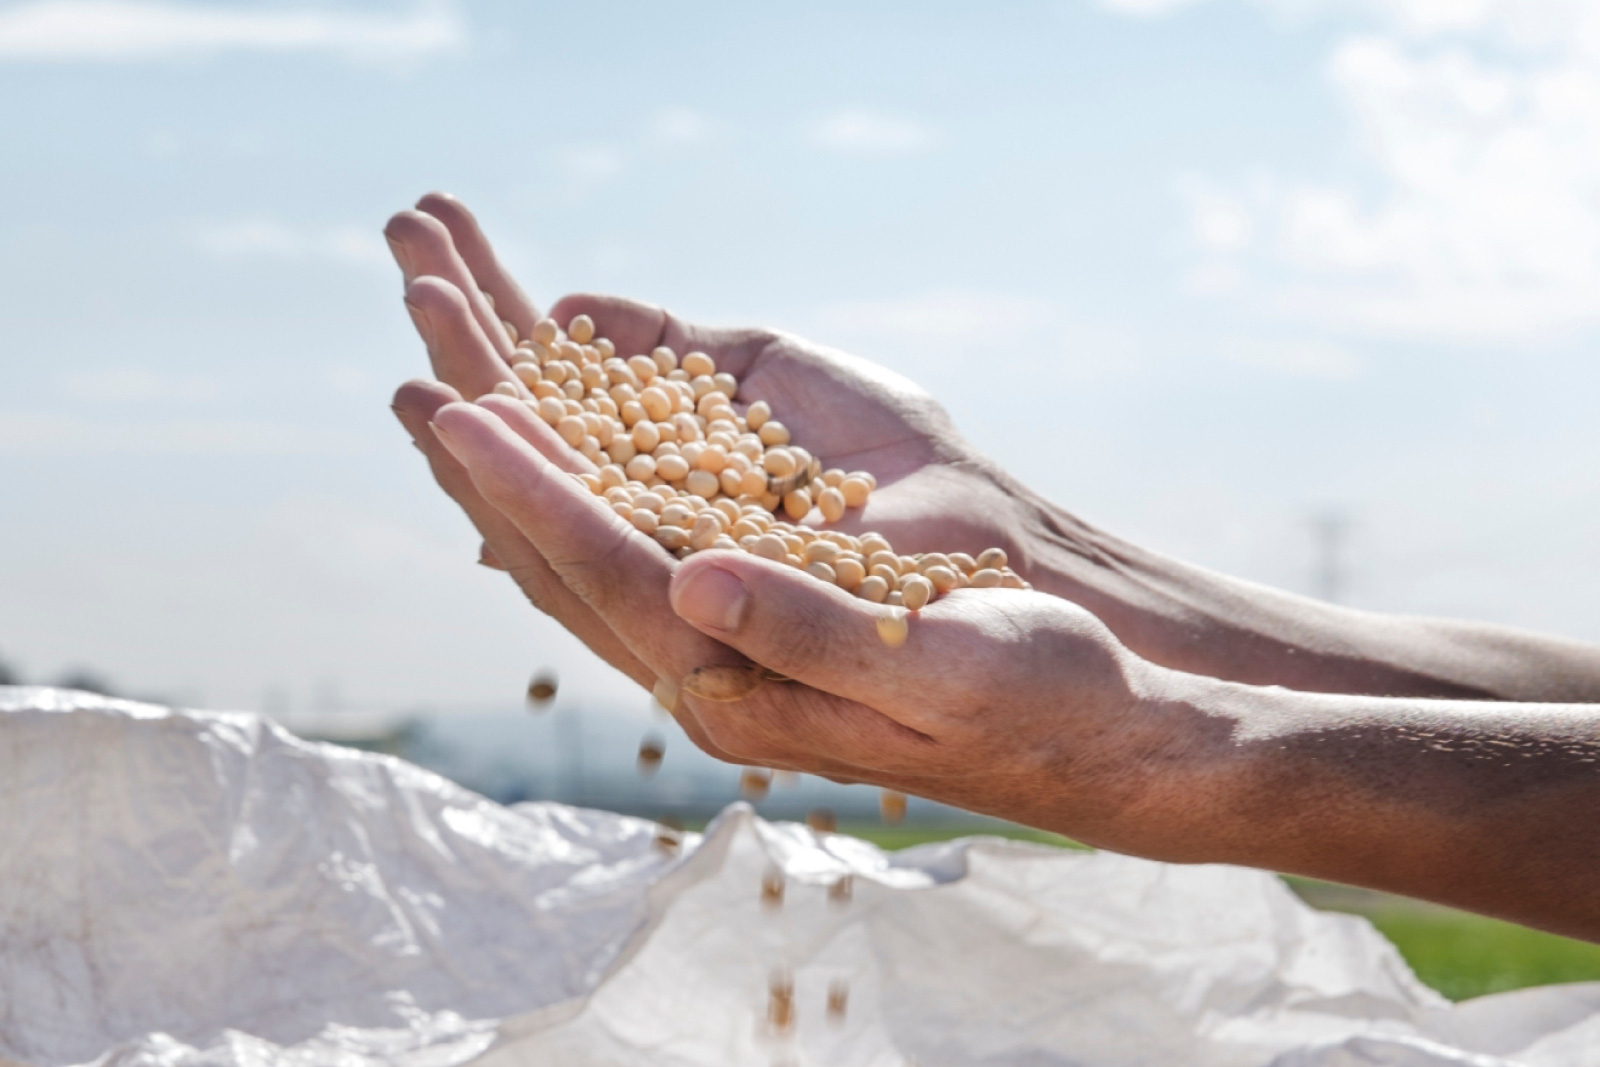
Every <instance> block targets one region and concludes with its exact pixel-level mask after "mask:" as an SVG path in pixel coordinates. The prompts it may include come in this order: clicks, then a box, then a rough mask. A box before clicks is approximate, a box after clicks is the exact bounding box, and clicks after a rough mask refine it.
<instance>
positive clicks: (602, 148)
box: [555, 144, 623, 185]
mask: <svg viewBox="0 0 1600 1067" xmlns="http://www.w3.org/2000/svg"><path fill="white" fill-rule="evenodd" d="M555 164H556V169H557V170H559V171H560V172H561V173H562V175H563V176H564V177H565V178H566V179H567V181H569V182H571V183H572V184H574V185H592V184H594V183H595V182H599V181H605V180H607V179H610V178H614V177H616V176H617V175H619V174H621V173H622V165H623V153H622V150H621V149H620V148H618V147H616V146H615V145H609V144H586V145H567V146H564V147H561V148H557V149H556V150H555Z"/></svg>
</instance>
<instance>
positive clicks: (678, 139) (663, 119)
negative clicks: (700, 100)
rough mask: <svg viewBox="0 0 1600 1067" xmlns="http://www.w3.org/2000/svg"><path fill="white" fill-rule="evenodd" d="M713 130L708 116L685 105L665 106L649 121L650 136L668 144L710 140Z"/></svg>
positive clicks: (713, 125)
mask: <svg viewBox="0 0 1600 1067" xmlns="http://www.w3.org/2000/svg"><path fill="white" fill-rule="evenodd" d="M714 131H715V124H714V123H713V122H712V121H711V119H710V118H709V117H707V116H705V115H702V114H701V113H700V112H698V111H691V110H689V109H688V108H685V107H670V108H667V109H665V110H663V111H661V112H659V113H657V114H656V116H655V118H654V119H652V120H651V123H650V136H651V137H653V138H655V139H656V140H657V141H665V142H666V143H668V144H699V143H701V142H703V141H708V140H710V139H711V135H712V133H713V132H714Z"/></svg>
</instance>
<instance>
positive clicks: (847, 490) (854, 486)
mask: <svg viewBox="0 0 1600 1067" xmlns="http://www.w3.org/2000/svg"><path fill="white" fill-rule="evenodd" d="M839 492H840V494H841V495H843V497H844V502H845V506H846V507H852V508H859V507H865V506H866V503H867V498H868V497H869V496H871V495H872V487H871V486H870V485H868V484H867V481H866V479H865V478H858V477H856V476H855V475H853V474H852V475H850V476H849V477H848V478H845V479H844V480H843V481H841V482H840V483H839Z"/></svg>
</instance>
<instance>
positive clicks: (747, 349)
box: [550, 293, 773, 376]
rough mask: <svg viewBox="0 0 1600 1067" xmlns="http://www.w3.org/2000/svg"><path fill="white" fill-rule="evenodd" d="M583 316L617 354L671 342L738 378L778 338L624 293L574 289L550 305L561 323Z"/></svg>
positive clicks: (673, 346) (680, 350)
mask: <svg viewBox="0 0 1600 1067" xmlns="http://www.w3.org/2000/svg"><path fill="white" fill-rule="evenodd" d="M578 315H588V316H589V317H590V318H591V319H593V320H594V326H595V333H596V334H598V335H599V336H602V337H609V338H611V343H612V344H614V345H616V346H617V354H618V355H622V356H628V355H633V354H635V353H641V352H643V353H648V352H650V351H651V350H652V349H654V348H656V347H657V346H658V345H666V346H667V347H668V348H671V349H672V350H673V351H674V352H676V353H677V354H678V355H679V356H682V355H684V354H685V353H688V352H694V351H701V352H706V353H708V354H709V355H710V356H711V357H712V359H714V360H715V361H716V363H717V369H718V370H725V371H727V372H728V373H729V374H732V375H735V376H739V375H743V374H744V373H746V372H747V371H748V370H749V368H750V366H751V364H752V363H753V362H754V361H755V359H756V357H757V356H758V355H759V354H760V352H761V349H762V348H764V347H765V346H766V345H768V344H770V343H771V342H772V340H773V334H772V333H771V331H768V330H751V329H737V330H736V329H724V328H720V327H707V326H696V325H694V324H692V323H687V322H684V321H683V320H682V319H679V318H678V317H677V316H675V315H673V314H672V313H671V312H669V311H667V309H666V308H663V307H657V306H656V305H655V304H645V303H641V302H639V301H637V300H627V299H625V298H623V297H620V296H601V295H598V294H594V293H575V294H573V295H571V296H564V297H562V298H561V299H560V300H558V301H556V302H555V305H554V306H552V307H551V308H550V317H551V318H553V319H555V320H556V321H557V322H560V323H568V322H571V321H572V320H573V319H574V318H575V317H577V316H578Z"/></svg>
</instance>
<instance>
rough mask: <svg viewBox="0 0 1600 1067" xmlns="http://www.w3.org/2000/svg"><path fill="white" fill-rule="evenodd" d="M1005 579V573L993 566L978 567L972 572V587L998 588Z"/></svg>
mask: <svg viewBox="0 0 1600 1067" xmlns="http://www.w3.org/2000/svg"><path fill="white" fill-rule="evenodd" d="M1004 580H1005V575H1003V574H1001V573H1000V572H999V571H997V570H995V569H994V568H993V567H980V568H978V569H977V570H975V571H973V572H972V588H974V589H998V588H999V587H1000V585H1001V583H1002V582H1003V581H1004Z"/></svg>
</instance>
